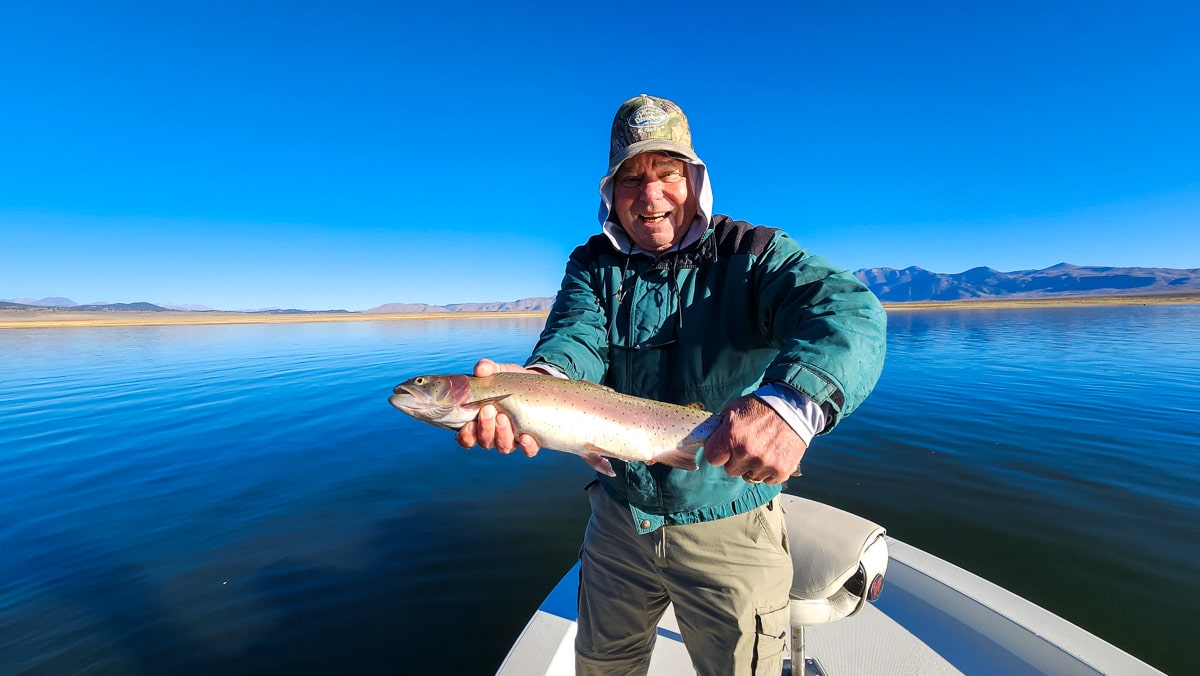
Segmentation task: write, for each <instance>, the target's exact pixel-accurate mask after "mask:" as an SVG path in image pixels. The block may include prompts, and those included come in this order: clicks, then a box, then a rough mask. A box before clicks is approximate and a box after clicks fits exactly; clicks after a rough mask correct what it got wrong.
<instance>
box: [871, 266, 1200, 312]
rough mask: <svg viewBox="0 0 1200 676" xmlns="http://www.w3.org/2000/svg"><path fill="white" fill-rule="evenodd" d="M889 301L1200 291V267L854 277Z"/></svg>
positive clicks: (888, 272) (877, 272)
mask: <svg viewBox="0 0 1200 676" xmlns="http://www.w3.org/2000/svg"><path fill="white" fill-rule="evenodd" d="M854 275H855V276H856V277H858V278H859V279H860V280H862V281H863V283H864V284H866V285H867V286H869V287H870V288H871V291H873V292H875V295H876V296H878V297H879V299H880V300H882V301H884V302H893V303H903V302H906V301H931V300H932V301H936V300H964V299H972V298H1013V299H1016V298H1053V297H1061V296H1110V295H1121V294H1159V293H1172V292H1186V291H1200V269H1197V268H1192V269H1178V268H1114V267H1097V266H1082V265H1071V264H1070V263H1059V264H1058V265H1053V266H1051V267H1048V268H1046V269H1044V270H1017V271H1015V272H1000V271H999V270H993V269H992V268H986V267H980V268H972V269H970V270H967V271H966V272H960V273H957V274H945V273H940V272H930V271H928V270H924V269H922V268H918V267H909V268H904V269H903V270H896V269H894V268H867V269H863V270H859V271H857V272H855V273H854Z"/></svg>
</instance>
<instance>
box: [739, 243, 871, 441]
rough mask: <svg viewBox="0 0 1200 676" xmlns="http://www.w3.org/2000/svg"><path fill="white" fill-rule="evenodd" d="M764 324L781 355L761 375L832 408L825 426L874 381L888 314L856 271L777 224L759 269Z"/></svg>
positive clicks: (759, 312) (760, 319) (761, 321)
mask: <svg viewBox="0 0 1200 676" xmlns="http://www.w3.org/2000/svg"><path fill="white" fill-rule="evenodd" d="M754 281H755V288H756V289H757V292H758V293H757V299H756V300H757V303H758V307H757V318H758V322H759V326H758V328H759V331H761V332H762V333H763V335H764V336H765V337H766V339H767V340H768V341H769V342H770V344H771V345H772V346H773V347H777V348H778V349H779V354H778V356H776V357H775V359H774V360H773V361H772V362H771V364H770V365H769V366H768V367H767V371H766V374H765V375H764V377H763V380H764V382H781V383H786V384H787V385H790V386H792V387H794V388H795V389H797V390H799V391H800V392H802V393H803V394H804V395H806V396H807V397H809V398H810V399H812V400H813V401H814V402H816V403H817V404H818V405H820V406H821V407H822V408H823V409H824V410H825V411H826V413H827V415H826V426H825V429H824V430H822V432H828V431H829V430H831V429H833V427H834V426H835V425H836V424H837V423H838V422H839V421H840V420H841V419H842V418H843V417H845V416H847V415H849V414H850V413H851V412H852V411H853V410H854V409H855V408H857V407H858V405H859V404H861V403H862V402H863V400H864V399H866V398H867V395H868V394H870V393H871V390H872V389H874V387H875V383H876V382H877V381H878V380H879V375H880V373H881V372H882V371H883V358H884V354H885V352H886V343H887V316H886V314H885V313H884V310H883V306H882V305H880V303H879V299H877V298H876V297H875V294H873V293H871V291H870V289H868V288H867V287H866V285H865V284H863V283H862V282H860V281H859V280H858V278H856V277H855V276H854V275H853V274H852V273H851V272H849V271H846V270H840V269H837V268H834V267H833V266H832V265H830V263H829V262H828V261H826V260H825V259H824V258H823V257H821V256H814V255H812V254H810V253H808V252H807V251H805V250H804V249H802V248H800V246H799V245H798V244H797V243H796V242H795V240H793V239H792V238H791V237H788V235H787V234H786V233H784V232H777V233H776V234H775V236H774V238H773V239H772V241H771V243H770V244H769V245H768V246H767V248H766V250H765V251H764V252H763V254H762V257H761V258H760V260H759V261H758V265H757V266H756V268H755V272H754Z"/></svg>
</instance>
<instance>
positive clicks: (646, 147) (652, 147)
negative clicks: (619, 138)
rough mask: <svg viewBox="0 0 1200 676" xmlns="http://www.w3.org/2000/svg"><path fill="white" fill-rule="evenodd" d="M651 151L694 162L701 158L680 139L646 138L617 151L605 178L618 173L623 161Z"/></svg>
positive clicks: (609, 163)
mask: <svg viewBox="0 0 1200 676" xmlns="http://www.w3.org/2000/svg"><path fill="white" fill-rule="evenodd" d="M651 152H657V153H670V154H672V155H679V156H680V157H683V158H684V159H687V160H690V161H692V162H699V161H700V158H699V157H698V156H697V155H696V151H694V150H692V149H691V148H689V147H687V146H685V145H684V144H682V143H679V142H678V141H672V140H670V139H665V138H651V139H646V140H645V141H638V142H637V143H631V144H629V145H628V146H626V148H625V149H624V150H622V151H621V152H619V153H617V155H616V157H614V158H612V159H611V160H609V162H608V173H607V174H605V176H604V178H605V179H607V178H610V177H612V175H613V174H615V173H617V169H618V168H619V167H620V166H621V163H622V162H624V161H625V160H627V159H629V158H631V157H633V156H634V155H641V154H642V153H651Z"/></svg>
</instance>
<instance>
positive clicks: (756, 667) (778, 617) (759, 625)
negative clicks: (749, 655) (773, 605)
mask: <svg viewBox="0 0 1200 676" xmlns="http://www.w3.org/2000/svg"><path fill="white" fill-rule="evenodd" d="M754 614H755V616H754V624H755V636H754V662H753V665H752V668H751V672H752V673H753V674H754V676H779V674H782V673H783V651H784V649H785V648H786V647H787V632H788V623H789V621H790V619H791V608H789V607H788V606H787V605H784V606H783V607H782V608H778V609H775V610H770V609H768V608H757V609H755V611H754Z"/></svg>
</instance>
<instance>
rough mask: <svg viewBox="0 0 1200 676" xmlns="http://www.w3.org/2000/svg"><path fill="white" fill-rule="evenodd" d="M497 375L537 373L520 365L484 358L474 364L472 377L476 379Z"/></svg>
mask: <svg viewBox="0 0 1200 676" xmlns="http://www.w3.org/2000/svg"><path fill="white" fill-rule="evenodd" d="M497 373H537V371H531V370H529V369H527V368H525V367H524V366H521V365H520V364H504V363H500V362H497V361H492V360H491V359H487V358H486V357H485V358H483V359H480V360H479V361H477V362H475V369H474V372H473V374H472V375H474V376H475V377H476V378H486V377H488V376H491V375H495V374H497Z"/></svg>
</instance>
